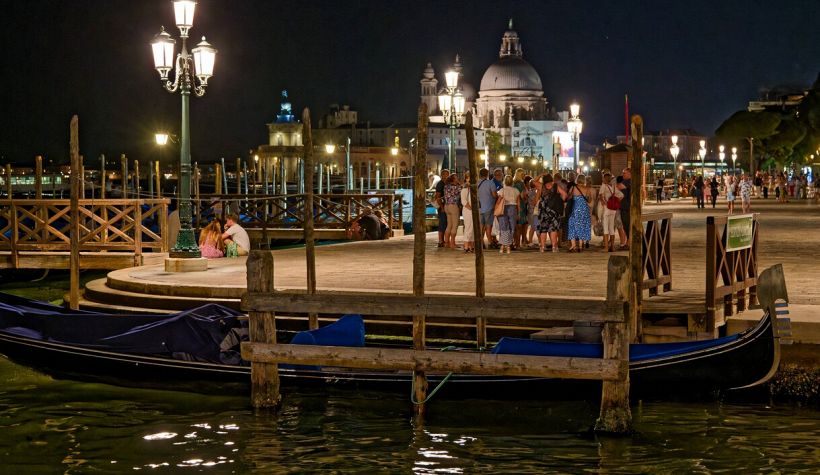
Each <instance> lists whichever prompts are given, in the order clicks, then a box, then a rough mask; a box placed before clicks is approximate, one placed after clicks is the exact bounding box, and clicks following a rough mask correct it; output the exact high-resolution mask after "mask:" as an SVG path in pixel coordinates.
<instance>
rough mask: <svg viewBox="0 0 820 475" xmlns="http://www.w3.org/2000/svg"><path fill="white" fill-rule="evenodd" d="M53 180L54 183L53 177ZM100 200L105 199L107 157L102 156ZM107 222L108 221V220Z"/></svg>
mask: <svg viewBox="0 0 820 475" xmlns="http://www.w3.org/2000/svg"><path fill="white" fill-rule="evenodd" d="M51 180H52V183H54V178H53V177H52V179H51ZM100 199H101V200H104V199H105V155H100ZM103 208H104V207H103ZM105 220H106V221H108V218H105Z"/></svg>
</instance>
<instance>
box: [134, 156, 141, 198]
mask: <svg viewBox="0 0 820 475" xmlns="http://www.w3.org/2000/svg"><path fill="white" fill-rule="evenodd" d="M133 189H134V196H135V197H136V198H137V199H141V198H142V192H141V189H140V162H139V160H134V186H133Z"/></svg>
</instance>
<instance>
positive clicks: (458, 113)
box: [438, 70, 465, 168]
mask: <svg viewBox="0 0 820 475" xmlns="http://www.w3.org/2000/svg"><path fill="white" fill-rule="evenodd" d="M444 79H445V82H446V83H447V85H446V86H445V87H444V89H442V90H441V93H440V94H439V96H438V106H439V109H441V113H442V114H444V123H446V124H447V125H449V126H450V144H449V145H450V147H449V150H448V153H447V164H446V166H444V167H443V168H451V167H454V166H455V163H456V127H458V126H459V125H461V120H462V117H463V115H464V104H465V99H464V94H462V93H461V91H459V90H458V72H456V71H453V70H450V71H447V72H446V73H444Z"/></svg>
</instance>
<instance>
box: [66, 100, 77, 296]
mask: <svg viewBox="0 0 820 475" xmlns="http://www.w3.org/2000/svg"><path fill="white" fill-rule="evenodd" d="M78 123H79V119H78V118H77V116H76V115H75V116H73V117H72V118H71V126H70V129H71V132H70V142H69V143H70V145H69V147H70V150H71V201H70V205H69V206H70V215H71V234H70V236H69V240H70V242H71V255H70V257H69V273H70V279H69V280H70V285H69V299H68V301H69V306H70V307H71V309H72V310H78V309H79V308H80V201H79V199H80V142H79V132H78V128H79V124H78Z"/></svg>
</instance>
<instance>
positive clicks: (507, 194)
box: [498, 175, 521, 254]
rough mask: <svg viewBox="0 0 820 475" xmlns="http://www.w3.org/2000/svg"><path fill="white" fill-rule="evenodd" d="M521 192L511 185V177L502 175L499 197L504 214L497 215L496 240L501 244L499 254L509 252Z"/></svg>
mask: <svg viewBox="0 0 820 475" xmlns="http://www.w3.org/2000/svg"><path fill="white" fill-rule="evenodd" d="M520 195H521V193H519V192H518V190H517V189H516V188H515V187H514V186H513V177H511V176H510V175H506V176H505V177H504V187H503V188H502V189H501V198H502V199H503V200H504V214H503V215H501V216H499V217H498V226H499V234H498V242H499V243H500V244H501V250H500V251H499V252H500V253H501V254H504V251H506V252H507V254H509V253H510V248H512V245H513V235H514V234H515V223H516V222H517V220H518V197H519V196H520Z"/></svg>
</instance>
